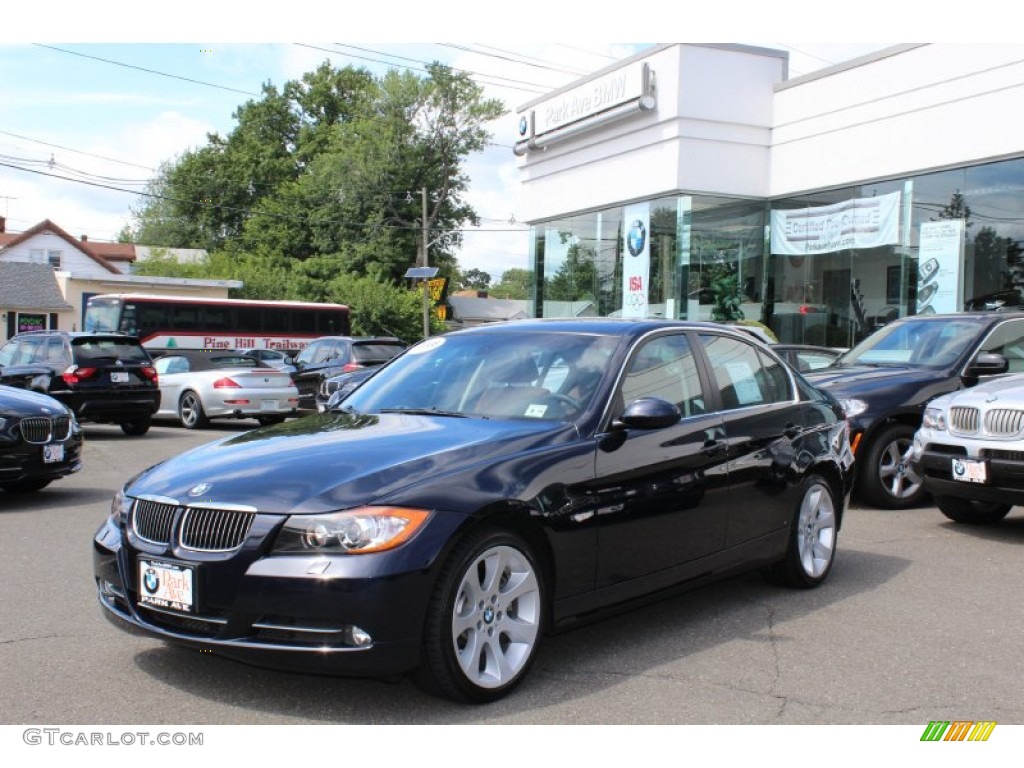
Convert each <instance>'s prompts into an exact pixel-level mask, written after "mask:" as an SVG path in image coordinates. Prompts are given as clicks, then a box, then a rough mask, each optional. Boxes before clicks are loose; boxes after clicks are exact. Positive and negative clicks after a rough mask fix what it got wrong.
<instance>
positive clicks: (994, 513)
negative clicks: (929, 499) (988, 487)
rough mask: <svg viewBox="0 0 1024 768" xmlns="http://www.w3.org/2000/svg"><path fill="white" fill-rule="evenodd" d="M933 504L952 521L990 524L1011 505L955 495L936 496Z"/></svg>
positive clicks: (1005, 513)
mask: <svg viewBox="0 0 1024 768" xmlns="http://www.w3.org/2000/svg"><path fill="white" fill-rule="evenodd" d="M935 506H937V507H938V508H939V511H940V512H942V514H944V515H945V516H946V517H948V518H949V519H950V520H952V521H953V522H954V523H964V524H966V525H992V524H993V523H998V522H999V521H1000V520H1002V519H1003V518H1004V517H1006V515H1007V514H1008V513H1009V511H1010V509H1011V508H1012V505H1010V504H1000V503H999V502H996V501H974V500H973V499H961V498H959V497H957V496H936V497H935Z"/></svg>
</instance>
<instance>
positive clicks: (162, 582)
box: [139, 558, 195, 613]
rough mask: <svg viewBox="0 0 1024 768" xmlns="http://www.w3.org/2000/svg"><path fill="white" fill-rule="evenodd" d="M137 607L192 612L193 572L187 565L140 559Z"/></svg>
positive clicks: (193, 605) (193, 604)
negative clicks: (144, 606) (147, 606)
mask: <svg viewBox="0 0 1024 768" xmlns="http://www.w3.org/2000/svg"><path fill="white" fill-rule="evenodd" d="M139 605H150V606H153V607H154V608H162V609H164V610H168V611H177V612H179V613H192V612H193V611H194V609H195V569H194V568H193V567H192V566H190V565H181V564H179V563H168V562H165V561H163V560H148V559H147V560H143V559H141V558H140V559H139Z"/></svg>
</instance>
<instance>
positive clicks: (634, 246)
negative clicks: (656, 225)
mask: <svg viewBox="0 0 1024 768" xmlns="http://www.w3.org/2000/svg"><path fill="white" fill-rule="evenodd" d="M646 242H647V228H646V227H645V226H644V223H643V222H642V221H640V219H636V220H635V221H634V222H633V225H632V226H631V227H630V228H629V234H628V235H626V247H627V248H629V252H630V254H632V255H633V256H639V255H640V254H641V253H643V252H644V244H645V243H646Z"/></svg>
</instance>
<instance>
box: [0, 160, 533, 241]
mask: <svg viewBox="0 0 1024 768" xmlns="http://www.w3.org/2000/svg"><path fill="white" fill-rule="evenodd" d="M0 167H5V168H12V169H14V170H16V171H21V172H23V173H32V174H36V175H38V176H45V177H47V178H51V179H57V180H59V181H70V182H73V183H75V184H86V185H88V186H91V187H99V188H101V189H109V190H112V191H114V192H124V193H125V194H129V195H138V196H141V197H151V198H155V199H158V200H168V201H170V202H174V203H181V204H183V205H192V206H196V207H199V208H219V209H221V210H224V211H231V212H234V213H241V214H245V215H247V216H265V217H267V218H270V219H278V220H282V221H298V222H311V221H312V220H311V219H310V217H308V216H292V215H288V214H280V213H273V212H271V211H263V210H261V211H253V210H252V209H251V208H238V207H235V206H229V205H221V204H219V203H213V202H209V203H207V202H197V201H194V200H183V199H182V198H178V197H171V196H170V195H161V194H159V193H156V192H139V191H138V190H133V189H123V188H121V187H116V186H113V185H111V184H103V183H100V182H96V181H86V180H84V179H74V178H69V177H67V176H60V175H58V174H54V173H45V172H43V171H38V170H35V169H33V168H22V167H19V166H17V165H12V164H10V163H5V162H0ZM402 194H405V193H404V192H403V193H402ZM316 223H317V224H327V223H334V224H339V225H341V226H344V227H355V228H362V229H371V230H375V229H391V230H399V231H405V230H408V231H413V232H420V231H421V230H422V227H421V226H420V225H419V224H410V225H404V224H376V223H375V224H367V223H361V222H353V221H343V220H341V219H316ZM444 231H445V232H522V231H523V230H522V229H481V228H479V227H456V228H449V229H445V230H444Z"/></svg>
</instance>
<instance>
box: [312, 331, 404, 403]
mask: <svg viewBox="0 0 1024 768" xmlns="http://www.w3.org/2000/svg"><path fill="white" fill-rule="evenodd" d="M406 346H407V345H406V343H405V342H404V341H401V340H399V339H395V338H392V337H390V336H380V337H376V336H357V337H352V336H322V337H320V338H319V339H314V340H313V341H312V342H310V343H309V346H307V347H306V348H305V349H303V350H302V351H301V352H300V353H299V354H298V355H297V356H296V357H295V367H296V368H297V369H298V370H297V371H296V373H295V374H294V375H293V376H292V378H293V379H294V380H295V385H296V386H297V387H298V388H299V407H300V408H301V409H302V410H305V411H311V410H316V395H317V392H319V391H320V384H321V383H322V382H323V381H324V380H325V379H328V378H330V377H331V376H336V375H338V374H339V373H347V372H349V371H357V370H359V369H360V368H376V367H379V366H381V365H384V363H386V362H387V361H388V360H390V359H391V358H393V357H394V356H395V355H398V354H399V353H401V352H402V350H404V349H405V348H406Z"/></svg>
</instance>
